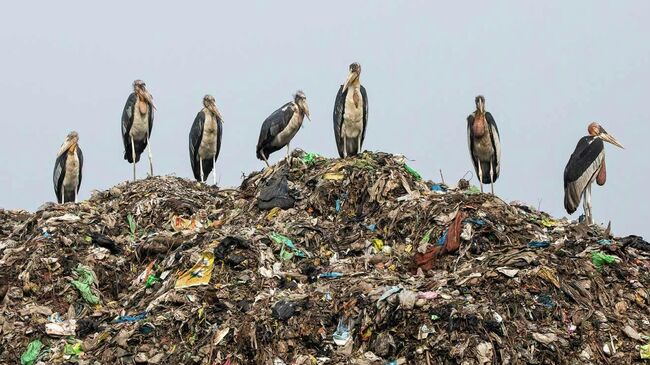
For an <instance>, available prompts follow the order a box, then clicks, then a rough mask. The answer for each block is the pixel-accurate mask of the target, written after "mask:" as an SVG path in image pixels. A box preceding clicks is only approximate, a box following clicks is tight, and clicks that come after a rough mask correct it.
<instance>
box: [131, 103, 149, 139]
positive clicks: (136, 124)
mask: <svg viewBox="0 0 650 365" xmlns="http://www.w3.org/2000/svg"><path fill="white" fill-rule="evenodd" d="M147 133H149V111H147V113H145V114H141V113H140V111H139V110H138V108H135V110H134V111H133V125H132V126H131V131H130V132H129V135H130V136H131V137H133V139H134V140H138V141H140V140H143V139H146V137H147Z"/></svg>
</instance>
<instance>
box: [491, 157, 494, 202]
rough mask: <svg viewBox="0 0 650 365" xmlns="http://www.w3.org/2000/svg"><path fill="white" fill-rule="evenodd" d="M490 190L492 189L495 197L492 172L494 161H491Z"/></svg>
mask: <svg viewBox="0 0 650 365" xmlns="http://www.w3.org/2000/svg"><path fill="white" fill-rule="evenodd" d="M490 189H492V195H494V174H493V170H492V161H490Z"/></svg>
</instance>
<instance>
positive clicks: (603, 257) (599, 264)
mask: <svg viewBox="0 0 650 365" xmlns="http://www.w3.org/2000/svg"><path fill="white" fill-rule="evenodd" d="M617 259H618V257H616V256H612V255H607V254H605V253H603V252H601V251H594V252H592V253H591V262H592V263H593V264H594V266H596V268H597V269H598V270H600V269H602V268H603V265H604V264H607V265H611V264H613V263H616V260H617Z"/></svg>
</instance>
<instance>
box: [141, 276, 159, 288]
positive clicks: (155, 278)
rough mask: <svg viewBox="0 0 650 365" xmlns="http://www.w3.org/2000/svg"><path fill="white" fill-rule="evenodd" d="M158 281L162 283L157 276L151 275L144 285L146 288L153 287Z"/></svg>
mask: <svg viewBox="0 0 650 365" xmlns="http://www.w3.org/2000/svg"><path fill="white" fill-rule="evenodd" d="M156 281H160V278H159V277H157V276H156V275H149V277H148V278H147V281H146V283H145V284H144V287H145V288H149V287H151V286H152V285H153V284H154V283H155V282H156Z"/></svg>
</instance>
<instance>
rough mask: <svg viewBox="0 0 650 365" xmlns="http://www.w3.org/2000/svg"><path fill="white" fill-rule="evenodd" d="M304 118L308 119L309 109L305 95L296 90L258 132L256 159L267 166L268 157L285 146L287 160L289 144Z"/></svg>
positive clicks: (265, 121)
mask: <svg viewBox="0 0 650 365" xmlns="http://www.w3.org/2000/svg"><path fill="white" fill-rule="evenodd" d="M304 117H307V119H309V120H311V118H309V107H308V106H307V97H306V96H305V93H303V92H302V91H300V90H298V91H297V92H296V94H295V95H294V96H293V101H290V102H288V103H286V104H284V105H283V106H281V107H280V108H279V109H278V110H276V111H274V112H273V113H272V114H271V115H269V117H268V118H266V120H264V123H262V129H261V130H260V138H259V139H258V141H257V147H256V149H255V151H256V154H257V158H258V159H260V160H263V161H264V162H265V163H266V166H269V161H268V158H269V155H271V153H273V152H275V151H277V150H279V149H281V148H282V147H284V146H287V158H288V157H289V153H290V152H291V151H290V148H289V142H291V139H293V137H294V136H295V135H296V133H298V130H299V129H300V127H301V126H302V121H303V119H304Z"/></svg>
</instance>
